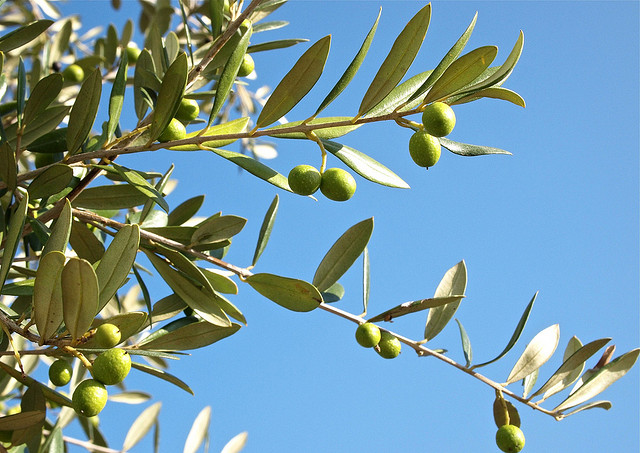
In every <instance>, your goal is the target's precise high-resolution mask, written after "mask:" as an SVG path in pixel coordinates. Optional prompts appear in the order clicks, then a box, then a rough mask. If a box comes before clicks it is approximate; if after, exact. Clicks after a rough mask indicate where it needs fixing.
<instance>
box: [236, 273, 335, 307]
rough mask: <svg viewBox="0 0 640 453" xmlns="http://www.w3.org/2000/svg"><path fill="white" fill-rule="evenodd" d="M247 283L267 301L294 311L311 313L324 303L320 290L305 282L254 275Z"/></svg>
mask: <svg viewBox="0 0 640 453" xmlns="http://www.w3.org/2000/svg"><path fill="white" fill-rule="evenodd" d="M246 282H247V283H248V284H249V285H250V286H251V287H252V288H253V289H255V290H256V291H257V292H259V293H260V294H262V295H263V296H264V297H266V298H267V299H270V300H272V301H273V302H275V303H277V304H278V305H280V306H282V307H284V308H287V309H289V310H292V311H299V312H306V311H311V310H314V309H316V308H317V307H318V305H320V304H321V303H322V295H321V294H320V292H319V291H318V289H317V288H316V287H315V286H313V285H312V284H310V283H307V282H305V281H303V280H297V279H293V278H288V277H281V276H279V275H273V274H254V275H252V276H250V277H248V278H247V279H246Z"/></svg>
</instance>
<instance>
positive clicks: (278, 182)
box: [210, 148, 291, 192]
mask: <svg viewBox="0 0 640 453" xmlns="http://www.w3.org/2000/svg"><path fill="white" fill-rule="evenodd" d="M210 151H211V152H213V153H215V154H217V155H218V156H220V157H223V158H225V159H227V160H228V161H231V162H233V163H234V164H236V165H237V166H238V167H240V168H243V169H245V170H247V171H248V172H249V173H251V174H252V175H254V176H257V177H258V178H260V179H262V180H264V181H266V182H268V183H269V184H273V185H274V186H276V187H279V188H280V189H283V190H286V191H288V192H291V188H290V187H289V181H288V180H287V177H286V176H284V175H282V174H280V173H278V172H277V171H275V170H273V169H272V168H270V167H268V166H266V165H265V164H263V163H262V162H259V161H257V160H256V159H253V158H251V157H249V156H247V155H245V154H242V153H237V152H235V151H227V150H224V149H217V148H211V149H210Z"/></svg>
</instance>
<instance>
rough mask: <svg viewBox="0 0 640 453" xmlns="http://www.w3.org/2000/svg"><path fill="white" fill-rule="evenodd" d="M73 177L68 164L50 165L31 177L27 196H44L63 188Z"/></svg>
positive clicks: (53, 193)
mask: <svg viewBox="0 0 640 453" xmlns="http://www.w3.org/2000/svg"><path fill="white" fill-rule="evenodd" d="M72 179H73V170H72V169H71V167H69V166H68V165H64V164H55V165H52V166H50V167H48V168H46V169H44V171H42V173H40V174H39V175H38V176H36V177H35V178H33V181H31V184H29V187H28V188H27V191H28V192H29V196H30V197H31V198H32V199H34V200H37V199H40V198H46V197H50V196H51V195H55V194H57V193H58V192H60V191H62V190H63V189H65V188H66V187H67V186H68V185H69V183H70V182H71V180H72Z"/></svg>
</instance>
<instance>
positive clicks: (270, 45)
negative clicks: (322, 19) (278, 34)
mask: <svg viewBox="0 0 640 453" xmlns="http://www.w3.org/2000/svg"><path fill="white" fill-rule="evenodd" d="M307 41H309V40H308V39H300V38H294V39H278V40H275V41H268V42H263V43H259V44H254V45H252V46H249V48H248V49H247V53H256V52H264V51H267V50H275V49H286V48H287V47H292V46H295V45H296V44H300V43H303V42H307Z"/></svg>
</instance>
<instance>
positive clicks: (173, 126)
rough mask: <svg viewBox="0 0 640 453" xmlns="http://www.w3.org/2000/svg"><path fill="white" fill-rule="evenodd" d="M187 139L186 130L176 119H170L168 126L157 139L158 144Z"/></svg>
mask: <svg viewBox="0 0 640 453" xmlns="http://www.w3.org/2000/svg"><path fill="white" fill-rule="evenodd" d="M186 137H187V130H186V129H185V127H184V124H182V123H181V122H180V120H179V119H177V118H172V119H171V122H170V123H169V125H168V126H167V127H166V128H165V130H163V131H162V134H160V136H159V137H158V141H160V142H172V141H174V140H182V139H183V138H186Z"/></svg>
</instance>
